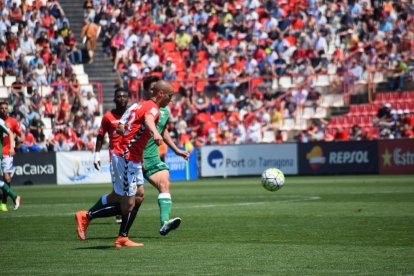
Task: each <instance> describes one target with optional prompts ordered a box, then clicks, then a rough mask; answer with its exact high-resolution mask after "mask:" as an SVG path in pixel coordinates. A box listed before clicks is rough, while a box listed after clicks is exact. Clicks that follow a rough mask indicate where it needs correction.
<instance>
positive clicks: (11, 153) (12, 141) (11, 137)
mask: <svg viewBox="0 0 414 276" xmlns="http://www.w3.org/2000/svg"><path fill="white" fill-rule="evenodd" d="M7 135H8V136H9V138H10V155H11V156H14V154H15V151H14V146H15V142H14V133H13V131H11V130H10V129H9V131H8V132H7Z"/></svg>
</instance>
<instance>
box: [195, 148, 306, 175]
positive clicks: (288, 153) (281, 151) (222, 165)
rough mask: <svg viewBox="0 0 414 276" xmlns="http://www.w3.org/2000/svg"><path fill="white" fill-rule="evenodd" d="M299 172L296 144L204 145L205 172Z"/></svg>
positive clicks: (222, 173) (226, 173) (202, 159)
mask: <svg viewBox="0 0 414 276" xmlns="http://www.w3.org/2000/svg"><path fill="white" fill-rule="evenodd" d="M271 167H274V168H278V169H280V170H282V171H283V172H284V173H285V174H288V175H294V174H297V173H298V165H297V145H296V144H250V145H215V146H203V147H201V176H203V177H205V176H238V175H259V174H261V173H262V172H263V171H264V170H265V169H267V168H271Z"/></svg>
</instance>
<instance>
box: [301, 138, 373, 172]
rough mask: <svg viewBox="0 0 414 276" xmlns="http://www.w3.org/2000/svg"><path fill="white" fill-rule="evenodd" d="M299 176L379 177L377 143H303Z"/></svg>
mask: <svg viewBox="0 0 414 276" xmlns="http://www.w3.org/2000/svg"><path fill="white" fill-rule="evenodd" d="M298 151H299V157H298V158H299V174H305V175H309V174H363V173H378V161H377V160H378V152H377V142H376V141H355V142H317V143H300V144H298Z"/></svg>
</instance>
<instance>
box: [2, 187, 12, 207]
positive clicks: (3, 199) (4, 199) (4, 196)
mask: <svg viewBox="0 0 414 276" xmlns="http://www.w3.org/2000/svg"><path fill="white" fill-rule="evenodd" d="M4 183H5V184H7V185H8V186H9V188H10V190H11V185H10V184H11V183H10V182H4ZM7 197H8V194H7V193H3V194H2V195H1V203H3V204H6V203H7Z"/></svg>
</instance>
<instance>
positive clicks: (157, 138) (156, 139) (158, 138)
mask: <svg viewBox="0 0 414 276" xmlns="http://www.w3.org/2000/svg"><path fill="white" fill-rule="evenodd" d="M162 141H163V139H162V136H161V135H160V134H159V133H156V134H154V142H155V144H157V145H158V146H159V145H161V144H162Z"/></svg>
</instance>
